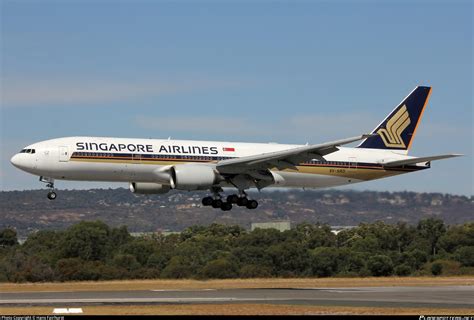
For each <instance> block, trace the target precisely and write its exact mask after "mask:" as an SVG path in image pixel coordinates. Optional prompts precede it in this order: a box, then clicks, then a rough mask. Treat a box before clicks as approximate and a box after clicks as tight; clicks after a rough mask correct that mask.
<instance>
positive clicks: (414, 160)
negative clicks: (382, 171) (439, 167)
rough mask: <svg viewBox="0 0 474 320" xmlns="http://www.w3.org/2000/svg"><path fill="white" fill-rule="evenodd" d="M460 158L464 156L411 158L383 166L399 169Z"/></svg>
mask: <svg viewBox="0 0 474 320" xmlns="http://www.w3.org/2000/svg"><path fill="white" fill-rule="evenodd" d="M460 156H462V154H442V155H439V156H430V157H420V158H411V159H405V160H395V161H390V162H386V163H384V164H383V166H384V167H398V166H404V165H410V164H417V163H422V162H425V163H426V162H430V161H433V160H441V159H448V158H453V157H460Z"/></svg>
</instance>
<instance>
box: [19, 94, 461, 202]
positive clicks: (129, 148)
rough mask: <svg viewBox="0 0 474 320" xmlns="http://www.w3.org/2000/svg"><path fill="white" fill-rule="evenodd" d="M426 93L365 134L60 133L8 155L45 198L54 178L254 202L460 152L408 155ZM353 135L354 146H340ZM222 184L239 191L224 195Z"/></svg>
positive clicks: (418, 166) (424, 164)
mask: <svg viewBox="0 0 474 320" xmlns="http://www.w3.org/2000/svg"><path fill="white" fill-rule="evenodd" d="M430 94H431V87H427V86H418V87H416V88H415V89H414V90H413V91H412V92H411V93H410V94H409V95H408V96H407V97H406V98H405V99H403V100H402V102H401V103H400V104H399V105H397V107H395V109H394V110H393V111H392V112H391V113H390V114H389V115H388V116H387V117H386V118H385V119H384V120H383V121H382V122H381V123H380V124H379V125H378V126H376V127H375V129H374V130H373V131H372V132H371V133H370V134H362V135H359V136H355V137H351V138H346V139H341V140H337V141H331V142H326V143H321V144H314V145H290V144H275V143H237V142H217V141H188V140H172V139H170V138H168V139H125V138H106V137H66V138H58V139H51V140H46V141H41V142H38V143H34V144H32V145H29V146H27V147H25V148H24V149H22V150H21V151H20V152H19V153H17V154H15V155H14V156H13V157H12V158H11V163H12V164H13V165H14V166H15V167H17V168H19V169H21V170H23V171H26V172H28V173H31V174H33V175H37V176H39V177H40V178H39V180H40V181H41V182H44V183H46V184H47V187H48V188H49V192H48V194H47V196H48V199H50V200H54V199H56V197H57V195H56V192H55V188H54V181H55V180H82V181H110V182H128V183H129V188H130V191H131V192H133V193H142V194H164V193H167V192H169V191H170V190H172V189H176V190H186V191H192V190H209V191H210V195H208V196H206V197H204V198H203V199H202V205H203V206H211V207H213V208H220V209H222V210H223V211H229V210H231V209H232V207H233V205H234V204H235V205H237V206H242V207H246V208H248V209H255V208H257V207H258V202H257V201H256V200H255V199H249V197H248V195H247V193H246V190H248V189H251V188H257V189H258V190H261V189H263V188H267V187H284V188H294V187H300V188H323V187H334V186H340V185H347V184H352V183H358V182H363V181H369V180H374V179H380V178H384V177H390V176H394V175H399V174H404V173H409V172H416V171H419V170H425V169H428V168H430V167H431V161H433V160H440V159H446V158H451V157H457V156H461V155H460V154H444V155H436V156H425V157H413V156H408V150H409V149H410V147H411V146H412V143H413V139H414V137H415V134H416V131H417V128H418V126H419V124H420V120H421V118H422V115H423V112H424V110H425V108H426V105H427V103H428V100H429V97H430ZM356 141H361V142H360V144H359V145H358V146H357V147H355V148H349V147H341V146H342V145H346V144H349V143H352V142H356ZM224 187H230V188H235V189H236V190H237V193H234V194H230V195H228V196H227V197H224V196H223V195H222V192H224V190H223V188H224Z"/></svg>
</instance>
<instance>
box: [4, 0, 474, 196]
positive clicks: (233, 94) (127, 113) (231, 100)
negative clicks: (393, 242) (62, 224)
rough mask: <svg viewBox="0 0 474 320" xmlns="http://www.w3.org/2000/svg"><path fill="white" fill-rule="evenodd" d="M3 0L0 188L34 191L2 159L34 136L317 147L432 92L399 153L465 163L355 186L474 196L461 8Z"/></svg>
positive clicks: (467, 38)
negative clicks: (414, 95) (423, 90)
mask: <svg viewBox="0 0 474 320" xmlns="http://www.w3.org/2000/svg"><path fill="white" fill-rule="evenodd" d="M0 4H1V74H0V76H1V84H2V94H1V97H2V98H1V114H0V115H1V153H2V154H1V171H0V179H1V189H3V190H12V189H36V188H39V187H43V185H42V184H40V183H39V182H37V180H36V178H35V177H33V176H31V175H28V174H26V173H23V172H20V171H19V170H17V169H15V168H14V167H12V166H11V165H10V163H9V158H10V157H11V155H12V154H14V153H15V152H17V151H18V150H20V149H21V148H22V147H23V146H24V145H27V144H29V143H31V142H36V141H40V140H45V139H49V138H54V137H61V136H72V135H97V136H117V137H146V138H149V137H156V138H161V137H164V138H167V137H168V136H171V137H172V138H175V139H196V140H201V139H202V140H208V139H209V140H211V139H212V140H228V141H253V142H270V141H276V142H281V143H306V142H309V143H318V142H324V141H328V140H331V139H339V138H345V137H349V136H353V135H358V134H361V133H364V132H367V131H370V130H372V129H373V128H374V127H375V126H376V125H377V124H378V123H379V122H380V121H381V120H382V119H383V118H384V117H385V116H386V114H388V112H390V110H391V109H392V108H393V107H394V106H395V105H396V104H397V103H398V102H399V101H400V100H401V99H402V98H403V97H405V96H406V95H407V94H408V93H409V92H410V91H411V90H412V89H413V88H414V87H415V86H416V85H430V86H433V94H432V95H431V100H430V103H429V106H428V109H427V111H426V112H425V115H424V118H423V122H422V124H421V125H420V128H419V130H418V134H417V137H416V140H415V142H414V143H413V147H412V150H411V152H410V154H413V155H420V156H423V155H433V154H440V153H450V152H456V153H463V154H465V157H463V158H457V159H452V160H445V161H440V162H435V163H434V164H433V166H432V169H431V170H426V171H423V172H419V173H414V174H411V175H402V176H398V177H394V178H390V179H383V180H379V181H375V182H368V183H363V184H360V185H358V186H355V188H357V189H360V190H365V189H370V190H390V191H400V190H409V191H412V190H413V191H426V192H444V193H456V194H466V195H472V194H473V162H472V151H473V127H472V123H473V112H472V109H473V95H472V87H473V83H472V73H473V64H472V54H473V52H472V47H473V31H472V30H473V25H472V23H473V22H472V13H473V7H472V3H471V2H470V1H465V2H460V1H445V2H444V1H434V2H433V1H418V2H417V1H393V2H390V1H389V2H384V3H382V4H380V3H379V2H376V1H373V2H372V1H359V2H358V1H331V2H328V1H321V2H318V1H313V2H303V1H275V2H272V1H226V2H224V3H219V2H215V1H213V2H203V1H193V2H191V1H189V2H187V1H178V2H175V3H171V2H165V1H116V2H112V1H95V2H92V1H71V2H67V3H60V2H59V1H42V2H33V1H7V0H1V1H0ZM57 186H58V187H59V188H87V187H96V186H105V184H89V183H82V182H73V183H71V182H58V183H57ZM112 186H113V187H115V186H120V185H112ZM123 186H124V185H123Z"/></svg>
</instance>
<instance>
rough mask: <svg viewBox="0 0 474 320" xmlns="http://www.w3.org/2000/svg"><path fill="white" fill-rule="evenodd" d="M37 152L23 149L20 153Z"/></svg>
mask: <svg viewBox="0 0 474 320" xmlns="http://www.w3.org/2000/svg"><path fill="white" fill-rule="evenodd" d="M35 152H36V150H35V149H23V150H21V151H20V153H35Z"/></svg>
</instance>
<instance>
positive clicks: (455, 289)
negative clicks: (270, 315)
mask: <svg viewBox="0 0 474 320" xmlns="http://www.w3.org/2000/svg"><path fill="white" fill-rule="evenodd" d="M211 303H212V304H229V303H260V304H287V305H313V306H364V307H395V308H399V307H402V308H408V307H412V308H416V307H428V308H474V286H417V287H408V286H396V287H350V288H291V289H288V288H281V289H278V288H276V289H275V288H273V289H200V290H137V291H75V292H51V291H48V292H44V291H43V292H11V293H0V307H6V306H24V307H26V306H62V305H67V306H85V305H149V304H155V305H160V304H161V305H164V304H168V305H169V304H211Z"/></svg>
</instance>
